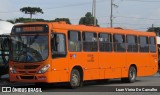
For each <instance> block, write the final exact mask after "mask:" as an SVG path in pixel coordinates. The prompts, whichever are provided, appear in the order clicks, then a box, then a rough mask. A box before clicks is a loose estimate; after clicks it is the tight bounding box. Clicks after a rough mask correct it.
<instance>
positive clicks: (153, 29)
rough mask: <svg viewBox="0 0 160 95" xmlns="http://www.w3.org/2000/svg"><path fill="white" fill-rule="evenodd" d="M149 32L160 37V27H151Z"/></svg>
mask: <svg viewBox="0 0 160 95" xmlns="http://www.w3.org/2000/svg"><path fill="white" fill-rule="evenodd" d="M147 32H155V33H156V34H157V36H160V27H150V28H148V30H147Z"/></svg>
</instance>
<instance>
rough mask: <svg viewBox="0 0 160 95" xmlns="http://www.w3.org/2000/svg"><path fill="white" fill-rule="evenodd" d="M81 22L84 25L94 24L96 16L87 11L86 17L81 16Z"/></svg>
mask: <svg viewBox="0 0 160 95" xmlns="http://www.w3.org/2000/svg"><path fill="white" fill-rule="evenodd" d="M79 24H83V25H89V26H90V25H94V17H93V15H92V14H91V12H87V13H86V15H85V17H81V19H80V20H79ZM96 26H99V25H98V20H97V19H96Z"/></svg>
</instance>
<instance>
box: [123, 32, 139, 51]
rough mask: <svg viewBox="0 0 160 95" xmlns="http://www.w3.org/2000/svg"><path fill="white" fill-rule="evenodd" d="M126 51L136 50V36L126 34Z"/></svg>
mask: <svg viewBox="0 0 160 95" xmlns="http://www.w3.org/2000/svg"><path fill="white" fill-rule="evenodd" d="M126 39H127V51H128V52H138V40H137V36H133V35H127V36H126Z"/></svg>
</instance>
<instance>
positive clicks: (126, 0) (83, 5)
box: [0, 0, 160, 31]
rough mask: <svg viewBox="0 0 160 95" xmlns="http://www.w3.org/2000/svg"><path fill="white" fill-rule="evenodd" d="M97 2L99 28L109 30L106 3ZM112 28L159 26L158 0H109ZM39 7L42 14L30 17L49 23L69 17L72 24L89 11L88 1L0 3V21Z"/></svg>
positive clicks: (104, 0) (3, 0)
mask: <svg viewBox="0 0 160 95" xmlns="http://www.w3.org/2000/svg"><path fill="white" fill-rule="evenodd" d="M96 1H97V6H96V7H97V9H96V10H97V14H96V15H97V19H98V21H99V25H100V26H101V27H109V26H110V25H109V23H110V19H109V16H110V0H96ZM113 1H114V3H115V4H116V5H118V7H117V8H114V9H113V10H114V12H113V14H114V21H113V22H114V24H113V25H114V27H122V28H127V29H136V30H144V31H146V30H147V28H148V27H150V26H151V25H152V24H154V25H155V26H157V27H158V26H160V0H113ZM28 6H30V7H40V8H42V9H43V11H44V14H36V15H34V16H33V18H43V19H47V20H53V19H55V18H69V19H70V20H71V23H72V24H78V22H79V19H80V18H81V17H82V16H84V15H85V14H86V12H91V11H92V0H1V1H0V19H2V20H8V19H15V18H19V17H26V18H27V17H28V18H29V15H26V14H23V13H21V12H20V11H19V9H20V8H22V7H28Z"/></svg>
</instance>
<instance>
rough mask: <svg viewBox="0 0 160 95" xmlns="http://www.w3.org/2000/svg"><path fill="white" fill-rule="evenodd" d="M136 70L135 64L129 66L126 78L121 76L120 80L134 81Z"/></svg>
mask: <svg viewBox="0 0 160 95" xmlns="http://www.w3.org/2000/svg"><path fill="white" fill-rule="evenodd" d="M136 77H137V70H136V68H135V66H131V67H130V68H129V71H128V78H121V81H122V82H128V83H133V82H135V81H136Z"/></svg>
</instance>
